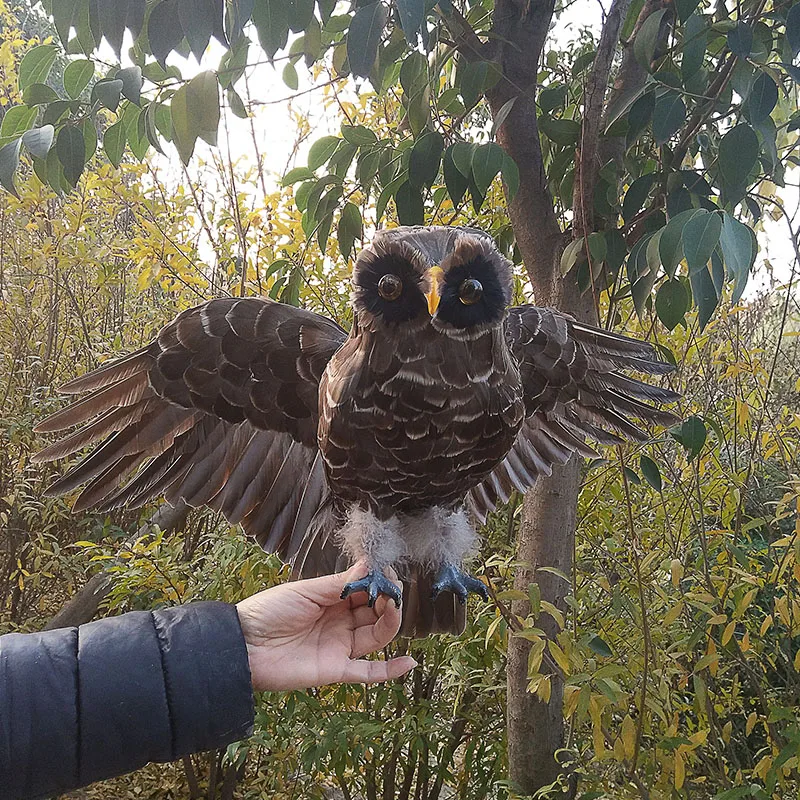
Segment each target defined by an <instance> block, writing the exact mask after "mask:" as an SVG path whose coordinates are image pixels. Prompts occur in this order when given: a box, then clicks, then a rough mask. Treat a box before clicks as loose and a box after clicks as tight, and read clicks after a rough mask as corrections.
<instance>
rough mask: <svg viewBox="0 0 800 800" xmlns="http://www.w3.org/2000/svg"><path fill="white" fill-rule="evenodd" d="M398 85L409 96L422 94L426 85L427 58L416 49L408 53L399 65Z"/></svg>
mask: <svg viewBox="0 0 800 800" xmlns="http://www.w3.org/2000/svg"><path fill="white" fill-rule="evenodd" d="M400 85H401V86H402V87H403V91H404V92H405V94H407V95H408V96H409V97H415V96H417V95H420V94H422V92H423V91H424V90H425V88H426V87H427V85H428V60H427V59H426V58H425V56H424V55H422V53H420V52H419V51H417V50H414V51H412V52H411V53H409V54H408V55H407V56H406V57H405V58H404V59H403V63H402V65H401V67H400Z"/></svg>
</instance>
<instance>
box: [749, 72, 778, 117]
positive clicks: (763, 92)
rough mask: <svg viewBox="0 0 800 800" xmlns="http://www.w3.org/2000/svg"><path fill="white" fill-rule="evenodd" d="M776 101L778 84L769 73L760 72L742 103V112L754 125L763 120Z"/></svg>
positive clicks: (770, 111)
mask: <svg viewBox="0 0 800 800" xmlns="http://www.w3.org/2000/svg"><path fill="white" fill-rule="evenodd" d="M777 102H778V86H777V84H776V83H775V81H774V80H773V79H772V76H771V75H768V74H767V73H766V72H762V73H760V74H759V76H758V77H757V78H756V79H755V82H754V83H753V88H752V89H751V90H750V94H749V95H748V96H747V100H745V102H744V104H743V105H742V113H743V114H744V115H745V117H747V119H749V120H750V122H752V123H753V124H754V125H757V124H758V123H759V122H762V121H763V120H765V119H766V118H767V117H768V116H769V115H770V114H771V113H772V109H773V108H775V105H776V104H777Z"/></svg>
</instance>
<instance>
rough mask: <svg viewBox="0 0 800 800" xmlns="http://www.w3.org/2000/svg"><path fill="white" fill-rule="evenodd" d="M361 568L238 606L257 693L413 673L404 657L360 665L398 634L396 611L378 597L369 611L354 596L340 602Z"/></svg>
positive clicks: (286, 585)
mask: <svg viewBox="0 0 800 800" xmlns="http://www.w3.org/2000/svg"><path fill="white" fill-rule="evenodd" d="M366 569H367V568H366V564H364V563H358V564H356V565H355V566H353V567H351V568H350V569H349V570H348V571H347V572H340V573H338V574H336V575H326V576H325V577H322V578H312V579H310V580H302V581H293V582H291V583H284V584H282V585H280V586H274V587H272V588H271V589H266V590H265V591H263V592H259V593H258V594H255V595H253V596H252V597H248V598H247V599H246V600H243V601H242V602H241V603H238V604H237V606H236V610H237V611H238V613H239V621H240V622H241V625H242V632H243V633H244V639H245V642H246V644H247V655H248V659H249V661H250V674H251V676H252V680H253V688H254V689H256V690H257V691H273V692H274V691H287V690H291V689H307V688H309V687H311V686H322V685H324V684H328V683H377V682H379V681H387V680H392V679H393V678H399V677H400V676H401V675H404V674H405V673H406V672H408V671H409V670H410V669H413V668H414V667H415V666H416V665H417V662H416V661H414V659H413V658H411V657H410V656H402V657H399V658H392V659H390V660H388V661H366V660H365V659H363V656H365V655H367V654H368V653H373V652H375V651H376V650H380V649H381V648H383V647H385V646H386V645H387V644H389V642H391V641H392V639H393V638H394V637H395V636H396V634H397V631H398V630H399V629H400V620H401V612H400V610H399V609H398V608H396V607H395V605H394V603H393V602H391V601H389V600H388V599H387V598H386V597H383V596H381V597H379V598H378V602H377V603H376V604H375V608H369V606H367V595H366V593H364V592H359V593H358V594H356V595H351V596H350V597H348V598H347V599H346V600H342V599H341V598H340V594H341V592H342V587H343V586H344V585H345V583H348V582H349V581H353V580H356V579H358V578H359V577H361V576H362V575H363V574H364V573H365V572H366Z"/></svg>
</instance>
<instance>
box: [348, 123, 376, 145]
mask: <svg viewBox="0 0 800 800" xmlns="http://www.w3.org/2000/svg"><path fill="white" fill-rule="evenodd" d="M342 138H343V139H344V140H345V141H347V142H350V144H354V145H356V146H358V147H370V146H371V145H374V144H376V143H377V141H378V137H377V136H376V135H375V134H374V133H373V132H372V131H371V130H370V129H369V128H365V127H364V126H363V125H342Z"/></svg>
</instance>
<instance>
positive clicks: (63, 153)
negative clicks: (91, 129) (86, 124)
mask: <svg viewBox="0 0 800 800" xmlns="http://www.w3.org/2000/svg"><path fill="white" fill-rule="evenodd" d="M56 154H57V155H58V160H59V161H60V162H61V166H62V167H63V168H64V177H65V178H66V179H67V180H68V181H69V183H70V184H71V185H72V186H76V185H77V184H78V180H79V178H80V177H81V173H82V172H83V167H84V164H85V163H86V144H85V142H84V140H83V133H82V132H81V129H80V128H76V127H75V126H74V125H65V126H64V127H63V128H62V129H61V130H60V131H59V132H58V138H57V139H56Z"/></svg>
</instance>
